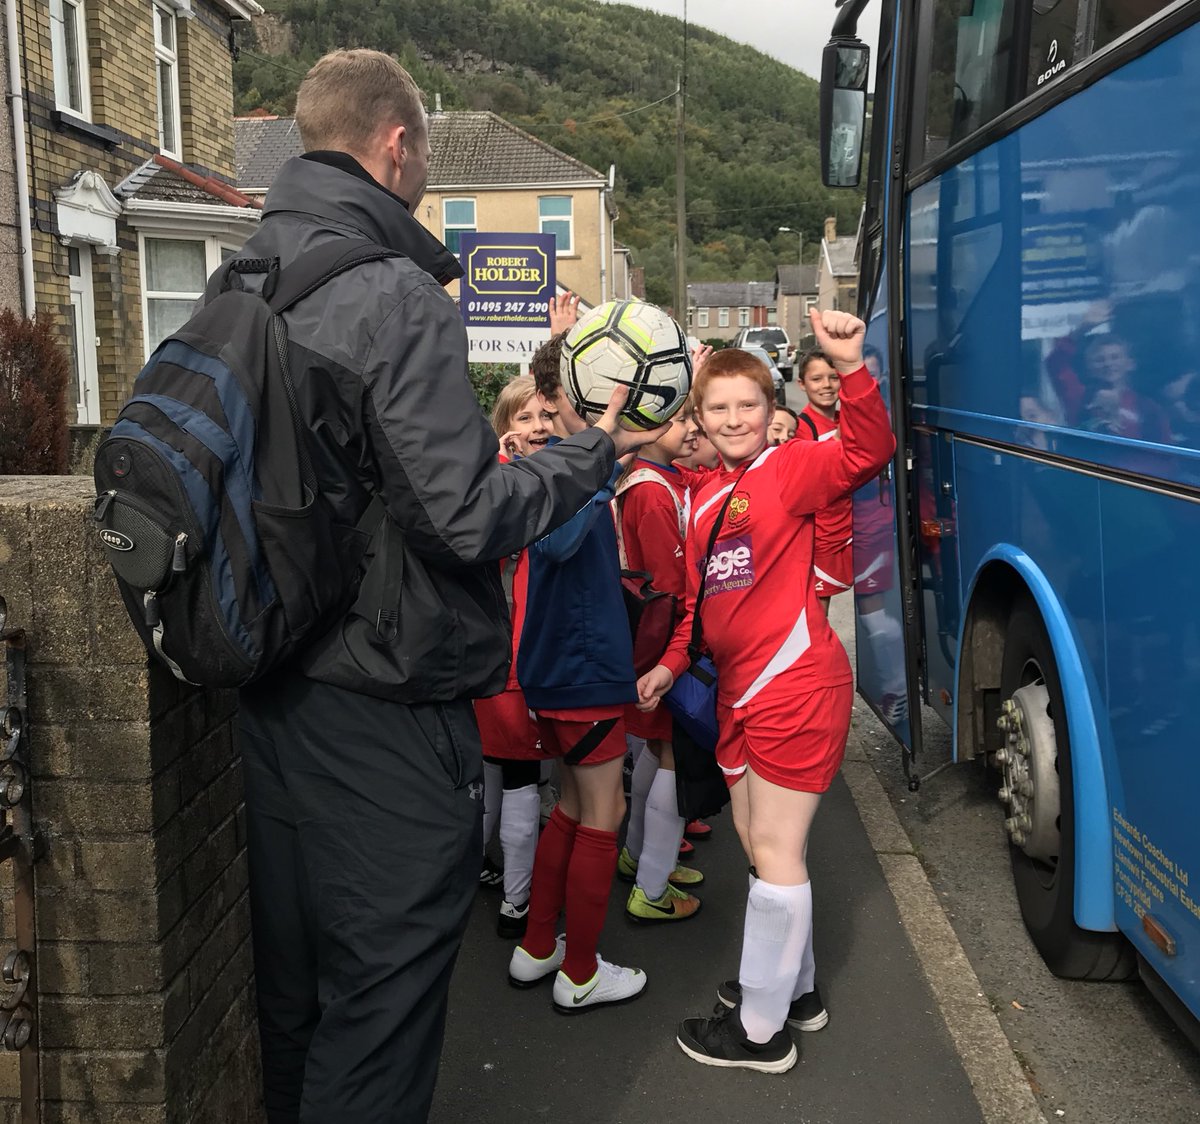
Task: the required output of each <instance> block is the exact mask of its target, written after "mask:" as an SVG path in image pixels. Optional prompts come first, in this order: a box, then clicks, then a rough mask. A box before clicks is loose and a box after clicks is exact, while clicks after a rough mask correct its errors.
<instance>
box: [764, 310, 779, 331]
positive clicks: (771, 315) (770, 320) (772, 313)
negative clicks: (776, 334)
mask: <svg viewBox="0 0 1200 1124" xmlns="http://www.w3.org/2000/svg"><path fill="white" fill-rule="evenodd" d="M778 324H779V309H777V308H776V307H775V306H774V305H773V304H772V305H768V307H767V327H768V328H774V327H777V326H778Z"/></svg>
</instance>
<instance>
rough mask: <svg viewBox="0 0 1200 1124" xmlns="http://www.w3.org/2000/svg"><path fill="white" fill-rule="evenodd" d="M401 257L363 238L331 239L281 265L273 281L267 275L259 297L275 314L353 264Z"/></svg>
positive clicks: (399, 254) (395, 251)
mask: <svg viewBox="0 0 1200 1124" xmlns="http://www.w3.org/2000/svg"><path fill="white" fill-rule="evenodd" d="M404 256H405V255H404V254H401V253H400V252H399V251H397V250H389V249H387V248H386V247H385V246H380V245H378V244H377V243H375V242H370V241H368V240H366V239H365V238H361V239H360V238H332V239H330V240H329V241H328V242H323V243H322V244H321V245H320V246H316V247H314V248H313V249H311V250H307V251H306V252H305V253H303V254H301V255H300V256H299V257H298V258H296V259H295V260H294V261H291V262H289V263H288V264H287V265H285V266H284V267H283V268H282V269H280V270H279V271H278V272H277V273H276V274H275V276H274V282H273V283H272V282H271V279H270V278H268V282H267V284H266V285H264V286H263V297H264V298H265V299H266V301H267V303H268V304H269V305H270V306H271V311H272V312H274V313H275V314H276V315H279V314H280V313H283V312H286V311H287V310H288V309H289V308H291V307H292V305H294V304H297V303H298V302H299V301H302V300H303V299H304V298H305V297H307V296H309V295H310V294H312V293H315V292H316V291H317V290H318V289H319V288H320V287H321V286H322V285H325V284H326V283H328V282H330V281H332V280H333V279H334V278H335V277H338V276H340V275H341V274H343V273H345V272H346V271H347V270H350V269H353V268H354V267H355V266H359V265H365V264H366V263H367V262H371V261H384V260H385V259H387V258H402V257H404Z"/></svg>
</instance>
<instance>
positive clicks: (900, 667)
mask: <svg viewBox="0 0 1200 1124" xmlns="http://www.w3.org/2000/svg"><path fill="white" fill-rule="evenodd" d="M858 622H859V624H860V625H861V626H862V630H863V634H864V635H865V636H866V638H867V641H868V643H869V644H870V645H871V649H872V654H873V655H874V657H875V664H876V666H877V667H878V669H879V675H880V678H881V680H882V686H883V689H884V692H885V693H890V694H903V693H904V689H905V679H904V673H905V668H904V630H903V629H902V628H901V626H900V622H899V621H898V620H896V618H895V617H892V616H889V615H888V612H887V610H886V609H876V610H875V611H874V612H873V613H863V614H862V616H860V617H859V618H858Z"/></svg>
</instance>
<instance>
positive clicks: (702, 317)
mask: <svg viewBox="0 0 1200 1124" xmlns="http://www.w3.org/2000/svg"><path fill="white" fill-rule="evenodd" d="M696 327H697V328H707V327H708V309H707V308H699V309H697V310H696Z"/></svg>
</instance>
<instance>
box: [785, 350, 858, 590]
mask: <svg viewBox="0 0 1200 1124" xmlns="http://www.w3.org/2000/svg"><path fill="white" fill-rule="evenodd" d="M800 384H801V386H803V387H804V393H805V394H806V395H807V396H808V405H807V406H805V407H804V409H803V410H801V411H800V419H799V420H800V425H799V427H798V428H797V430H796V436H797V437H798V438H799V439H800V440H801V441H836V440H837V439H838V437H839V436H840V435H841V431H840V429H839V428H838V398H839V394H840V390H841V385H842V376H841V375H839V374H838V373H837V370H836V369H835V368H834V366H833V364H832V363H830V362H829V360H828V359H827V358H826V357H825V355H824V353H823V352H821V351H810V352H808V354H807V355H805V356H804V358H803V359H802V360H801V361H800ZM853 542H854V500H853V499H852V498H851V497H850V496H849V495H845V496H839V497H838V498H837V499H836V500H834V501H833V503H831V504H830V505H829V506H828V507H823V508H822V509H821V510H820V511H818V512H817V522H816V534H815V546H814V548H813V573H814V574H815V575H816V579H817V580H816V588H817V596H818V597H819V598H820V599H821V605H822V607H823V608H824V610H825V612H826V613H828V612H829V602H830V601H831V600H832V599H833V597H834V595H835V594H838V593H845V591H846V590H848V589H849V588H850V587H851V586H852V585H853V584H854V557H853V553H852V549H853V548H852V544H853Z"/></svg>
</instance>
